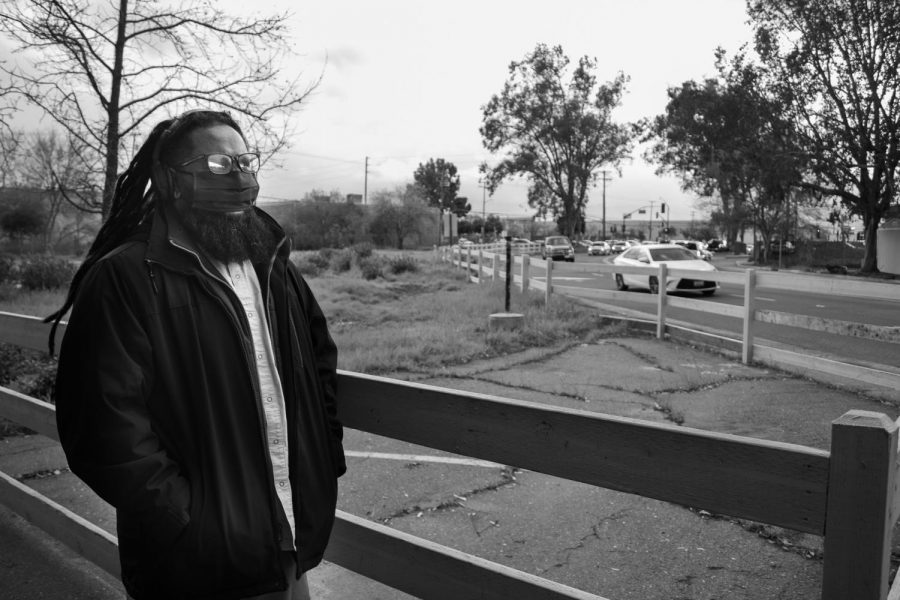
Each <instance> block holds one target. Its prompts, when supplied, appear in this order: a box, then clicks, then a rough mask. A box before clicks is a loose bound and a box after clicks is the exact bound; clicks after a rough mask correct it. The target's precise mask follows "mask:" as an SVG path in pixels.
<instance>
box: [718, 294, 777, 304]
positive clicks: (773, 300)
mask: <svg viewBox="0 0 900 600" xmlns="http://www.w3.org/2000/svg"><path fill="white" fill-rule="evenodd" d="M728 295H729V296H731V297H732V298H743V297H744V296H743V294H728ZM754 300H762V301H763V302H777V300H775V298H764V297H763V296H757V297H756V298H754Z"/></svg>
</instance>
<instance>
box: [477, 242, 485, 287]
mask: <svg viewBox="0 0 900 600" xmlns="http://www.w3.org/2000/svg"><path fill="white" fill-rule="evenodd" d="M482 283H484V251H483V250H482V249H481V248H479V249H478V285H481V284H482Z"/></svg>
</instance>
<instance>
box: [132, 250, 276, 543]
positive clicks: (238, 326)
mask: <svg viewBox="0 0 900 600" xmlns="http://www.w3.org/2000/svg"><path fill="white" fill-rule="evenodd" d="M169 243H170V244H172V245H173V246H174V247H176V248H178V249H179V250H181V251H183V252H187V253H188V254H190V255H191V256H193V257H194V258H195V259H196V260H197V263H198V264H199V265H200V268H201V269H202V270H203V272H204V273H206V274H207V275H208V276H209V277H211V278H212V279H214V280H216V281H218V282H220V283H222V284H223V285H224V286H225V287H226V289H228V290H229V292H227V293H232V294H233V293H234V292H233V291H232V290H231V288H230V286H229V285H228V282H226V281H225V279H224V278H223V277H222V276H221V275H219V276H216V275H214V274H212V273H210V271H209V269H207V268H206V265H204V264H203V261H202V260H201V259H200V256H199V255H198V254H197V253H196V252H194V251H193V250H191V249H189V248H185V247H184V246H181V245H179V244H178V243H176V242H175V241H174V240H172V239H171V238H170V239H169ZM146 262H147V263H148V266H149V265H152V263H153V262H155V261H151V260H150V259H146ZM157 264H161V263H157ZM150 273H151V282H153V284H154V289H156V286H155V283H156V281H155V279H154V278H153V277H154V276H153V274H152V273H153V271H152V267H151V268H150ZM185 274H188V275H190V273H189V272H185ZM202 285H203V286H204V287H206V284H205V283H203V284H202ZM207 293H208V294H209V295H210V296H212V297H213V298H215V299H216V301H217V302H218V303H219V304H221V305H222V308H223V310H224V311H225V312H226V314H227V313H229V312H230V311H229V310H228V308H229V307H228V306H227V305H226V304H225V302H224V300H222V298H221V297H219V296H218V295H217V294H215V293H213V292H212V291H210V290H207ZM238 302H240V301H238ZM235 312H237V311H235ZM229 318H232V324H233V325H235V328H234V329H235V332H236V333H238V338H239V341H240V343H241V349H242V350H243V353H244V367H245V368H246V370H247V374H248V375H249V376H250V384H251V385H252V386H253V395H254V397H255V400H256V402H255V406H256V416H257V419H258V420H259V423H258V425H259V428H260V433H261V434H262V433H263V432H264V431H265V430H266V424H265V415H263V413H262V400H261V396H262V395H261V393H260V390H259V383H258V381H257V377H255V376H254V373H253V369H252V365H253V364H254V363H253V353H252V352H248V348H247V343H246V341H245V339H244V336H243V334H242V333H239V332H242V331H244V328H243V324H244V323H243V321H240V317H238V322H235V321H234V320H233V317H229ZM246 325H247V330H249V328H250V325H249V324H246ZM261 439H262V448H263V457H264V459H265V464H266V465H268V469H267V470H266V479H267V480H268V481H269V484H270V485H269V490H268V493H269V504H270V506H271V508H272V509H273V510H272V512H273V519H272V525H273V527H272V528H273V530H274V532H275V541H276V545H277V546H279V547H280V546H281V541H282V535H281V526H280V523H279V522H278V516H277V515H278V505H277V504H276V503H277V502H280V501H279V500H278V498H277V497H276V494H275V478H274V475H273V473H272V470H273V467H272V459H271V457H270V456H269V447H268V445H267V442H266V436H265V435H261Z"/></svg>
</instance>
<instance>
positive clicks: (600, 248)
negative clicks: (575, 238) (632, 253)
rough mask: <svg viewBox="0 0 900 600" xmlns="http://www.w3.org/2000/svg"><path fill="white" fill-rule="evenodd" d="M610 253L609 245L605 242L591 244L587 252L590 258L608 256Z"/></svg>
mask: <svg viewBox="0 0 900 600" xmlns="http://www.w3.org/2000/svg"><path fill="white" fill-rule="evenodd" d="M609 252H610V248H609V243H608V242H604V241H598V242H591V245H590V247H589V248H588V251H587V253H588V256H606V255H607V254H609Z"/></svg>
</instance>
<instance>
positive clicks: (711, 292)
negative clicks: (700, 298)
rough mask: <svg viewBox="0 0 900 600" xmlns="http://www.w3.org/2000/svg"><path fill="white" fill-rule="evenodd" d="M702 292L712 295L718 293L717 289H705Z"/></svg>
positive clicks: (705, 294)
mask: <svg viewBox="0 0 900 600" xmlns="http://www.w3.org/2000/svg"><path fill="white" fill-rule="evenodd" d="M700 293H701V294H703V295H704V296H712V295H713V294H715V293H716V290H703V291H702V292H700Z"/></svg>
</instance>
